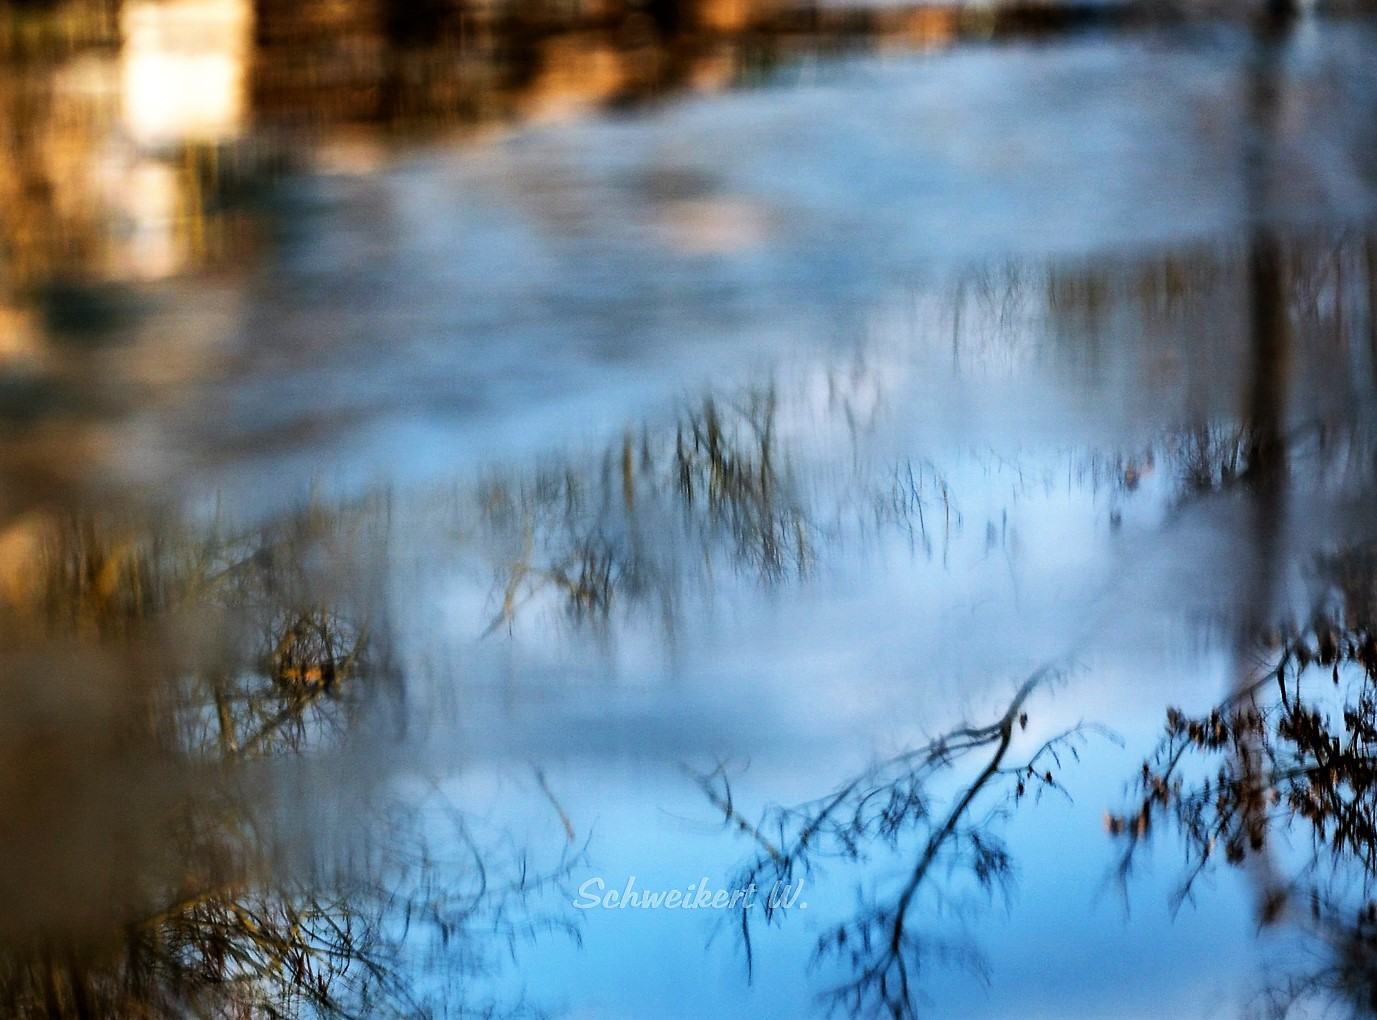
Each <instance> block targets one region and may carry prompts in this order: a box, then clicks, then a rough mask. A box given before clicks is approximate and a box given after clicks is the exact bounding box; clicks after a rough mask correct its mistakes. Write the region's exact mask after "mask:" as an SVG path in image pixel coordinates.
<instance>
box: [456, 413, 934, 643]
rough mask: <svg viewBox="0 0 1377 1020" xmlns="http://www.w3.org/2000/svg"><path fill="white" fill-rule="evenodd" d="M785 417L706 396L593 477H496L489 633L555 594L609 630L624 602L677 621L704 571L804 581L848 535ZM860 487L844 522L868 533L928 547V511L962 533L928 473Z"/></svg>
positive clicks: (859, 482) (635, 440)
mask: <svg viewBox="0 0 1377 1020" xmlns="http://www.w3.org/2000/svg"><path fill="white" fill-rule="evenodd" d="M778 414H779V406H778V399H777V396H776V391H775V390H774V388H773V387H769V388H760V389H750V390H747V391H745V392H744V393H742V394H741V395H740V396H739V397H737V398H736V399H722V398H713V397H708V398H706V399H704V400H703V402H702V403H701V404H700V405H697V406H695V407H694V408H692V409H691V410H689V411H687V412H686V413H684V414H683V415H682V416H681V418H680V420H679V422H678V423H677V425H676V426H675V427H674V428H673V429H672V430H664V431H662V432H660V433H659V434H654V433H651V432H650V431H645V432H642V434H641V435H640V436H639V437H637V436H633V435H631V434H628V435H627V436H626V438H625V439H624V441H623V442H622V443H620V444H618V445H617V446H616V447H615V448H613V449H611V450H609V451H607V452H606V453H605V454H604V455H603V457H602V458H601V461H600V462H598V463H595V464H594V465H593V466H592V467H591V468H590V469H587V470H581V469H578V468H577V467H576V465H573V464H568V463H565V464H560V465H558V466H556V467H550V468H546V469H545V470H542V471H540V472H538V473H537V474H535V476H534V477H532V478H530V479H528V480H526V479H519V478H518V479H507V478H493V479H491V480H490V481H488V482H487V483H486V484H485V485H483V486H482V487H481V489H480V492H479V508H480V514H481V525H482V527H483V528H484V529H485V537H486V538H487V539H488V540H489V543H490V544H491V546H492V547H493V548H494V549H496V550H497V551H498V556H499V566H498V579H497V585H496V588H497V591H499V592H500V608H499V610H498V612H497V614H496V616H495V617H494V619H493V620H492V622H491V625H490V626H489V628H488V630H489V632H490V633H491V632H493V631H496V630H498V629H499V628H502V627H507V626H510V625H511V623H512V622H513V620H514V619H515V617H516V615H517V612H518V610H519V609H520V608H521V607H522V606H524V605H526V604H528V603H529V602H531V601H533V600H535V599H536V598H538V597H539V596H541V595H543V594H547V593H554V594H555V595H556V597H557V598H558V600H559V602H560V603H561V604H562V605H563V606H564V607H565V609H566V611H567V613H568V614H569V615H570V616H571V617H572V618H574V619H575V620H579V621H587V622H592V623H594V624H597V625H604V624H606V622H607V621H608V620H609V618H610V616H611V614H612V612H613V611H614V609H615V608H616V607H617V606H618V605H621V606H623V607H626V608H635V607H645V606H650V607H655V608H656V609H657V610H658V611H659V613H660V614H661V616H662V617H663V619H664V620H665V622H666V624H667V625H669V624H670V623H672V614H673V611H674V606H675V605H676V603H677V601H678V599H679V596H680V592H681V591H682V590H683V589H684V588H685V587H686V586H687V585H688V584H690V583H691V582H692V579H693V578H694V577H695V576H696V575H698V574H699V573H702V574H705V575H706V576H707V577H709V578H711V577H712V576H713V575H714V573H715V572H716V571H730V572H736V573H740V574H744V575H745V576H747V577H750V578H753V579H755V580H758V581H760V582H761V583H766V584H770V583H777V582H780V581H783V580H786V579H788V578H791V577H798V576H801V575H806V574H807V573H808V571H809V570H810V569H811V568H812V566H813V565H814V563H815V561H816V560H817V558H818V556H819V555H820V552H821V550H822V549H823V547H825V545H826V544H827V543H828V542H830V541H833V540H834V539H835V538H836V537H837V533H838V530H839V529H838V528H837V527H836V526H835V523H834V520H833V518H832V517H831V516H829V514H828V513H827V512H824V511H821V510H820V509H819V508H818V507H816V506H813V505H811V503H810V500H809V495H810V493H809V490H808V489H807V488H806V486H805V482H806V481H807V476H806V473H804V472H801V471H800V470H799V469H798V468H797V467H796V465H795V463H794V461H793V458H792V456H791V451H790V449H789V446H788V444H787V443H786V442H785V440H784V439H782V438H781V436H780V428H779V424H778ZM850 415H851V412H850V410H849V409H843V411H842V413H841V415H840V416H842V417H846V418H847V420H848V421H852V420H853V419H852V418H851V417H850ZM851 481H852V482H853V483H854V484H849V485H848V487H847V488H848V493H847V495H851V496H854V495H856V494H859V498H858V499H857V500H856V503H855V505H852V506H851V507H850V508H849V510H848V511H847V512H851V513H855V514H857V515H859V516H861V517H864V518H865V522H866V523H867V524H873V526H874V527H876V528H886V527H901V528H907V529H908V530H909V532H910V534H911V535H915V536H916V537H917V538H918V539H920V540H921V542H922V544H923V546H924V548H925V549H929V548H930V542H929V536H928V517H927V514H928V513H929V512H931V513H932V514H933V516H934V518H936V517H937V516H938V515H940V518H941V527H942V528H943V529H945V530H946V531H948V532H949V531H950V529H951V528H952V527H953V523H954V516H955V515H954V510H953V508H952V503H951V497H950V493H949V491H948V489H947V486H946V483H945V482H944V481H943V480H942V478H941V477H940V476H939V475H938V474H937V473H936V472H935V471H934V470H933V469H932V468H931V467H929V466H927V465H924V464H916V463H915V464H908V465H905V466H904V467H903V468H902V469H901V470H896V471H894V472H892V473H891V474H890V475H889V476H887V477H884V478H881V479H878V480H874V479H870V478H868V477H857V478H855V479H854V480H851ZM850 490H854V492H853V491H850ZM929 502H931V503H933V504H934V505H933V506H932V507H931V509H930V510H929V509H928V504H929ZM938 504H940V505H938ZM838 512H841V511H838ZM933 523H934V527H936V525H937V523H938V522H937V520H936V519H934V522H933Z"/></svg>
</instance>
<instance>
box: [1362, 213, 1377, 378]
mask: <svg viewBox="0 0 1377 1020" xmlns="http://www.w3.org/2000/svg"><path fill="white" fill-rule="evenodd" d="M1363 254H1364V255H1365V256H1366V259H1365V261H1366V262H1367V267H1366V268H1367V342H1368V351H1369V355H1370V357H1371V359H1372V376H1373V381H1374V382H1377V234H1368V235H1367V237H1366V238H1365V239H1364V241H1363Z"/></svg>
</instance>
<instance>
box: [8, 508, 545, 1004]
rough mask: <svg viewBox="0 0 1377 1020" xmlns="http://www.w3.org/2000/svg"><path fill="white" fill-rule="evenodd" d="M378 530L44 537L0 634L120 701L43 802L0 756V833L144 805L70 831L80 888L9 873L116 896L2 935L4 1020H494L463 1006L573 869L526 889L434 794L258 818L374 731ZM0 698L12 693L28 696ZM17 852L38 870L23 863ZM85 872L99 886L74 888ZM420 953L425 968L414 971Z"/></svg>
mask: <svg viewBox="0 0 1377 1020" xmlns="http://www.w3.org/2000/svg"><path fill="white" fill-rule="evenodd" d="M379 509H380V508H379V506H378V505H376V504H371V503H368V502H367V501H365V502H364V503H362V504H359V505H357V506H354V507H346V508H344V509H343V510H338V511H326V510H325V509H323V508H321V507H319V506H312V507H310V508H308V509H307V510H306V511H304V512H302V513H300V514H298V515H295V516H293V517H289V518H288V519H286V520H283V521H280V522H276V523H274V524H271V525H269V526H267V527H264V528H261V529H258V530H257V531H255V532H251V533H244V534H239V535H226V534H223V533H221V531H220V530H219V529H218V528H217V529H211V530H210V531H208V532H205V533H202V534H199V535H197V534H195V533H189V532H187V531H186V530H184V529H179V528H176V527H174V526H172V525H170V524H168V523H167V522H162V523H161V524H160V525H159V526H155V527H149V528H147V529H143V530H139V531H135V530H132V529H122V528H118V527H114V526H111V525H109V524H108V523H106V524H102V523H97V521H96V520H95V519H93V518H89V517H84V518H78V519H73V520H71V521H69V522H65V523H61V522H58V523H51V524H47V525H44V526H43V528H42V530H43V536H42V539H41V541H40V542H39V543H38V552H37V553H36V555H35V557H34V559H33V562H32V563H31V576H30V577H29V584H28V586H27V589H26V590H25V595H26V597H25V598H24V599H22V600H19V601H17V602H16V601H15V600H13V599H12V604H11V605H10V606H9V607H7V611H6V613H5V616H4V619H3V620H0V623H3V625H4V629H5V632H6V634H7V635H8V636H9V637H10V638H11V639H13V643H12V645H11V647H21V648H22V647H23V645H24V643H33V642H36V641H37V642H41V641H43V640H45V636H48V635H55V636H57V637H58V638H59V639H60V640H61V641H63V642H65V643H66V644H67V645H68V646H71V645H74V644H85V645H87V646H89V648H90V649H91V651H92V653H93V654H94V653H97V652H98V653H99V655H100V656H101V657H102V658H104V659H105V660H106V661H108V662H111V663H114V664H116V668H115V669H114V671H113V672H112V673H111V674H110V675H107V674H104V673H95V674H94V675H93V676H92V677H91V679H90V681H89V683H91V684H93V685H94V684H99V683H102V682H109V683H113V682H114V680H115V678H116V677H119V676H121V675H123V674H122V672H121V667H127V668H128V669H129V674H130V676H131V680H130V682H129V684H128V685H127V686H125V687H120V688H118V689H115V690H112V691H109V692H103V693H102V692H97V693H96V694H94V695H93V696H92V697H93V700H94V701H95V702H96V703H97V704H99V703H102V702H103V701H108V705H109V707H108V709H107V712H106V714H107V716H109V718H105V717H102V718H101V719H99V720H98V724H99V725H100V726H101V727H102V728H106V729H110V728H113V729H115V730H117V731H118V732H117V736H116V737H115V738H113V740H114V743H113V746H106V747H105V748H104V749H103V750H104V752H105V753H104V755H103V756H100V757H94V756H93V757H92V758H91V759H90V760H87V761H84V762H83V761H76V762H75V763H71V762H69V763H68V765H67V768H68V774H67V776H66V777H57V778H53V779H47V778H45V777H44V776H43V775H42V773H41V772H39V771H36V768H37V767H38V766H39V764H40V762H41V761H42V760H43V759H42V758H35V757H34V756H35V755H36V754H38V753H39V751H36V750H35V749H34V748H32V747H31V746H29V745H26V744H25V743H24V742H23V740H22V739H17V738H12V737H10V736H9V735H8V734H6V735H5V739H3V740H0V755H3V757H4V759H5V763H6V765H7V767H14V768H18V769H21V770H24V774H29V775H32V776H33V777H34V778H33V781H32V782H30V783H28V784H26V785H25V786H24V787H22V788H20V789H17V790H10V791H6V792H5V793H4V797H5V800H4V801H3V802H0V805H3V808H4V810H6V812H7V813H9V814H11V815H13V813H14V812H15V811H16V810H18V811H29V810H30V808H29V805H28V804H27V803H16V802H15V799H16V798H20V799H24V798H27V799H29V800H32V799H35V798H40V799H41V798H44V797H48V798H50V799H51V805H50V809H49V812H50V813H51V814H53V815H55V816H57V817H58V818H59V819H64V818H66V816H68V815H72V814H77V815H80V808H79V807H77V806H74V805H73V804H72V803H71V802H72V801H73V800H74V799H76V798H75V797H74V792H73V791H72V790H70V789H68V788H67V784H68V783H70V782H71V780H72V779H73V778H75V779H76V781H78V782H81V781H92V780H95V779H97V778H98V777H99V776H100V774H101V772H102V771H103V770H108V769H117V770H119V771H120V773H121V774H123V775H128V776H130V777H131V778H132V779H134V780H135V782H136V785H135V786H134V788H133V789H132V790H130V791H129V792H127V793H125V794H123V795H121V796H120V797H119V798H118V800H117V802H115V803H112V804H111V805H109V806H108V808H107V810H106V811H105V813H103V814H100V815H97V816H95V817H85V818H82V817H77V819H76V821H75V824H76V825H78V826H79V827H80V829H81V830H82V833H81V835H82V838H83V839H84V840H85V843H84V844H83V846H82V851H81V852H82V854H83V855H84V860H80V861H78V862H77V864H76V865H75V867H76V868H77V869H78V870H76V871H75V872H74V873H73V874H60V873H54V869H53V866H52V865H49V864H47V863H46V862H45V861H43V860H41V859H40V860H26V859H24V857H23V856H20V855H16V856H15V857H13V858H11V857H9V856H8V854H7V859H9V860H12V862H13V864H14V866H15V867H17V868H20V869H21V870H22V872H23V873H24V874H29V875H30V876H37V877H38V878H39V880H41V881H42V882H43V883H44V884H45V886H51V885H54V884H55V883H56V884H61V883H62V882H64V881H70V880H74V879H75V880H80V881H86V882H88V883H91V885H90V888H89V889H88V890H87V893H88V896H89V895H101V892H102V890H101V885H102V884H105V883H107V882H108V888H106V889H104V890H103V892H104V895H106V896H108V897H109V899H110V902H109V904H108V906H105V907H102V908H101V909H99V910H98V911H96V912H95V913H94V915H93V916H86V917H82V918H78V919H73V918H72V917H70V916H67V915H66V914H64V913H63V912H62V911H60V910H58V909H56V908H53V910H52V912H51V913H50V914H41V915H39V916H38V917H36V918H34V919H31V920H26V919H23V918H16V917H13V916H8V915H7V916H4V917H0V1011H3V1012H4V1013H5V1015H7V1016H15V1017H30V1016H33V1017H37V1016H45V1017H51V1018H67V1017H71V1018H83V1020H84V1018H87V1017H112V1018H114V1017H173V1016H178V1017H181V1016H195V1017H235V1016H243V1017H248V1016H273V1017H284V1018H286V1017H382V1016H406V1017H416V1016H427V1015H434V1014H435V1011H436V1010H437V1009H439V1010H441V1011H442V1012H445V1013H447V1014H449V1015H468V1014H469V1013H470V1012H476V1013H480V1014H485V1015H490V1014H491V1013H492V1012H493V1011H494V1010H496V1009H497V1004H495V1003H487V1004H485V1003H482V1002H477V1001H474V1000H475V996H473V995H472V993H471V992H469V991H468V990H466V989H465V987H464V985H465V983H466V982H467V981H468V979H469V978H470V977H471V976H472V975H473V974H474V973H475V972H476V971H478V970H479V969H481V968H482V967H484V966H485V965H486V964H487V962H488V961H489V960H490V959H491V956H490V949H491V947H492V944H493V941H494V940H495V941H496V943H497V944H499V945H500V944H505V943H508V942H511V941H513V940H515V939H518V938H524V937H526V936H528V935H530V934H532V933H534V932H535V931H537V930H539V929H541V928H542V927H544V926H546V922H544V921H541V920H539V919H538V918H531V917H527V916H526V912H525V904H526V903H527V902H528V901H529V899H530V897H531V896H533V895H536V894H538V893H539V892H540V890H541V889H542V887H543V886H544V885H546V884H547V883H549V882H551V881H553V880H555V879H556V878H557V877H558V875H560V874H562V873H563V870H564V868H565V867H567V866H568V864H569V863H570V862H569V861H567V860H566V861H562V862H560V863H559V864H557V865H555V866H554V867H553V868H552V869H551V871H550V872H549V873H541V874H537V873H536V872H534V871H533V870H532V869H531V868H530V866H529V864H528V862H527V861H526V860H525V859H524V856H523V855H522V854H520V853H518V852H516V851H515V850H513V849H512V848H511V847H510V846H508V845H507V844H506V842H505V841H504V840H503V839H502V838H500V834H496V835H491V836H489V835H485V834H484V830H483V829H482V828H481V827H480V826H479V825H477V824H476V823H475V822H474V821H473V820H472V819H469V818H467V817H466V816H465V815H464V814H462V813H461V812H459V811H458V810H456V809H455V808H453V807H452V806H451V805H449V803H448V802H447V801H446V800H445V799H444V797H443V796H442V795H441V794H440V793H439V792H438V790H437V791H435V792H433V793H426V794H423V795H420V796H405V797H403V796H401V795H400V794H399V793H398V792H396V791H392V790H390V789H388V782H387V781H386V780H380V781H371V782H365V781H364V780H362V779H359V780H357V781H346V782H342V783H341V782H332V783H331V784H330V786H329V787H328V788H327V789H325V790H324V791H320V790H316V791H315V793H313V794H312V795H311V798H312V799H319V798H320V796H321V794H322V793H323V794H326V795H328V798H329V799H330V800H331V801H332V802H333V801H335V800H337V801H338V802H339V806H334V807H330V808H328V809H326V808H325V807H324V806H323V805H322V806H321V807H320V810H321V813H322V816H323V818H328V822H326V821H323V820H322V821H321V822H319V823H317V822H316V821H315V820H314V819H308V818H303V819H301V820H300V821H299V822H297V823H296V824H288V823H287V821H286V819H284V817H283V812H284V811H286V810H290V811H292V812H297V813H299V812H300V811H301V810H302V807H301V806H296V805H295V802H294V800H293V799H292V798H291V797H289V796H287V795H286V793H285V792H284V790H283V788H282V787H280V786H279V785H278V784H276V783H274V784H272V786H271V787H270V789H273V790H275V791H276V793H275V795H274V796H269V795H267V793H266V791H265V790H264V789H263V788H262V784H263V781H264V780H265V779H266V778H268V775H267V773H265V770H267V769H271V770H272V771H271V775H272V777H273V778H275V779H279V780H287V779H290V778H291V777H292V776H293V775H294V773H293V772H291V771H288V770H287V769H288V766H290V765H291V764H292V762H293V761H296V762H298V763H299V764H300V765H301V766H305V765H306V764H307V763H314V764H316V765H320V764H323V763H327V762H330V761H332V760H333V759H332V757H331V752H332V751H334V750H336V749H342V748H343V746H344V744H345V738H346V737H347V736H348V735H349V734H351V733H357V732H358V731H359V730H360V728H361V727H362V726H364V725H365V724H366V723H367V721H369V720H371V719H374V718H376V717H377V714H378V711H379V710H381V709H384V708H385V706H386V699H387V694H388V691H389V689H390V688H391V687H392V686H393V685H394V680H393V678H392V671H391V670H390V668H389V667H388V665H387V643H386V632H387V628H386V627H385V626H383V625H382V623H381V622H380V621H381V620H382V619H383V618H384V617H383V616H382V615H381V613H380V610H379V608H378V607H379V603H378V600H377V597H376V596H377V592H376V590H375V588H374V587H372V586H373V585H375V584H376V571H375V568H376V567H377V566H378V565H377V564H372V563H369V562H368V557H369V555H370V553H369V550H370V549H375V548H378V547H379V545H378V542H377V539H378V537H379V536H378V535H377V534H376V529H377V528H378V527H379V526H380V522H381V521H385V519H386V516H385V514H380V513H379ZM8 674H9V671H7V675H5V676H4V677H3V680H4V682H5V684H6V688H7V690H9V691H10V693H11V694H13V693H15V692H17V691H19V690H21V689H22V688H21V686H20V685H23V684H24V683H26V679H25V678H24V677H22V676H14V675H8ZM150 674H151V675H150ZM365 708H368V709H370V711H369V712H368V713H367V714H365V713H364V711H363V709H365ZM71 711H72V713H73V715H74V716H76V717H78V718H77V719H76V720H75V721H73V723H72V724H71V725H70V726H69V730H70V731H71V732H70V733H69V732H67V731H64V730H59V731H58V734H57V735H58V738H59V739H61V740H63V741H66V744H65V745H63V746H65V747H66V755H67V756H68V757H72V756H79V755H81V754H82V753H83V752H84V751H86V750H89V749H87V748H85V747H84V746H83V745H82V744H81V742H80V740H79V739H78V738H79V736H80V733H81V732H82V730H81V728H80V718H79V717H80V716H81V714H82V713H83V712H90V711H91V706H90V705H88V704H86V703H84V702H83V703H81V704H74V705H72V706H71ZM23 736H24V735H23V734H21V735H20V737H21V738H22V737H23ZM30 739H32V738H30ZM45 753H46V752H45ZM313 810H314V809H313ZM316 824H321V825H325V824H328V825H329V826H330V828H328V829H326V830H325V832H328V833H329V834H330V841H331V843H332V844H333V845H334V846H335V849H334V850H331V851H326V850H324V849H323V847H321V846H319V845H318V843H317V840H316V837H315V835H314V834H313V833H312V829H313V827H314V826H315V825H316ZM93 827H94V831H92V829H93ZM57 831H58V833H59V834H60V832H61V831H62V830H61V828H60V827H59V828H58V830H57ZM18 835H19V834H6V835H5V837H4V838H5V839H6V840H7V841H8V840H10V839H14V838H16V837H17V836H18ZM130 842H134V843H137V844H138V845H139V846H140V847H141V849H138V850H136V851H135V852H133V853H132V854H126V855H124V856H123V858H122V859H121V860H120V861H119V862H117V864H116V866H114V867H113V868H110V867H109V866H108V864H109V862H108V861H102V857H103V855H105V854H110V855H115V854H116V853H117V851H118V850H119V848H121V847H123V846H124V845H125V844H127V843H130ZM103 844H108V847H106V846H104V845H103ZM39 845H40V846H41V845H42V844H41V841H40V844H39ZM19 849H20V851H21V853H22V854H33V853H35V852H36V851H34V848H33V846H32V845H29V846H27V847H26V846H25V844H24V843H23V842H22V839H21V840H20V848H19ZM97 865H99V867H97ZM102 867H103V868H105V870H106V871H107V872H109V874H108V879H99V878H97V879H90V878H89V877H87V876H86V874H85V870H91V869H94V870H96V871H98V872H99V871H100V869H101V868H102ZM83 869H85V870H83ZM35 902H37V901H35ZM548 923H549V924H550V925H554V926H557V927H563V925H562V924H561V923H560V922H559V921H558V920H557V919H554V918H552V919H551V920H550V921H549V922H548ZM430 954H434V957H435V962H436V963H437V964H438V967H436V968H429V967H426V966H425V964H426V960H427V957H428V956H429V955H430Z"/></svg>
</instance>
